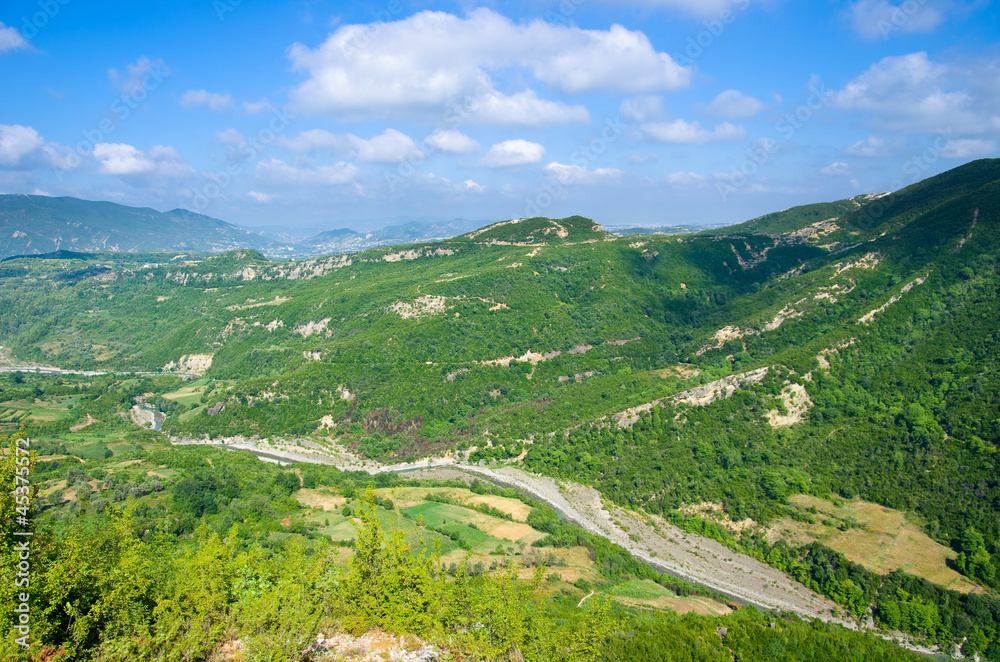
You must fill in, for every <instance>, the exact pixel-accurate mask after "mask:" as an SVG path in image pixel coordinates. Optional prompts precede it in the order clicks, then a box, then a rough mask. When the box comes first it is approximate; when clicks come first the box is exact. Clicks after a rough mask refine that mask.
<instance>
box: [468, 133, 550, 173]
mask: <svg viewBox="0 0 1000 662" xmlns="http://www.w3.org/2000/svg"><path fill="white" fill-rule="evenodd" d="M544 158H545V148H544V147H543V146H541V145H539V144H538V143H533V142H528V141H527V140H521V139H516V140H505V141H503V142H501V143H497V144H495V145H493V146H492V147H490V151H489V152H487V153H486V156H484V157H483V160H482V161H480V164H481V165H484V166H489V167H491V168H502V167H505V166H515V165H525V164H528V163H541V162H542V159H544Z"/></svg>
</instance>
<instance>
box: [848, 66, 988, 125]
mask: <svg viewBox="0 0 1000 662" xmlns="http://www.w3.org/2000/svg"><path fill="white" fill-rule="evenodd" d="M998 77H1000V62H998V61H996V60H978V61H974V62H971V61H970V62H960V63H951V64H941V63H937V62H932V61H931V60H930V59H929V58H928V57H927V53H926V52H918V53H910V54H908V55H900V56H890V57H886V58H884V59H882V60H880V61H879V62H876V63H875V64H873V65H872V66H871V67H869V68H868V70H867V71H865V72H864V73H862V74H861V75H860V76H857V77H856V78H854V79H853V80H852V81H850V82H849V83H848V84H847V85H846V86H845V87H844V89H842V90H840V91H839V92H836V93H835V94H833V95H832V97H831V101H832V103H833V104H834V105H835V106H837V107H839V108H842V109H845V110H855V111H860V112H863V113H867V114H868V115H869V116H870V117H871V124H872V125H873V126H875V127H877V128H881V129H886V130H892V131H903V132H909V133H936V132H938V131H942V130H945V129H947V128H949V127H950V128H952V129H953V130H954V131H956V132H962V133H983V132H987V131H993V132H996V131H1000V87H998V86H997V85H996V84H995V81H996V80H997V79H998Z"/></svg>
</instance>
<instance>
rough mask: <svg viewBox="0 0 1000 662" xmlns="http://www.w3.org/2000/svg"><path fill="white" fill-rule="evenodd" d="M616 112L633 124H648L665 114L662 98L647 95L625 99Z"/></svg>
mask: <svg viewBox="0 0 1000 662" xmlns="http://www.w3.org/2000/svg"><path fill="white" fill-rule="evenodd" d="M618 112H619V113H621V114H622V117H624V118H625V119H627V120H632V121H633V122H649V121H652V120H657V119H660V118H661V117H663V116H664V115H665V114H666V113H665V112H664V110H663V98H662V97H658V96H653V95H649V94H644V95H641V96H637V97H630V98H628V99H625V100H624V101H622V103H621V106H619V107H618Z"/></svg>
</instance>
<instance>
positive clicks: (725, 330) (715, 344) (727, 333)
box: [695, 326, 753, 356]
mask: <svg viewBox="0 0 1000 662" xmlns="http://www.w3.org/2000/svg"><path fill="white" fill-rule="evenodd" d="M752 333H753V331H752V330H750V331H743V330H741V329H740V327H738V326H724V327H722V328H721V329H719V330H718V331H716V332H715V333H713V334H712V338H711V340H712V342H711V343H709V344H707V345H705V346H704V347H702V348H701V349H699V350H698V351H697V352H695V356H701V355H702V354H704V353H705V352H707V351H708V350H710V349H719V348H720V347H722V346H723V345H725V344H726V343H727V342H729V341H730V340H738V339H739V338H742V337H744V336H746V335H750V334H752Z"/></svg>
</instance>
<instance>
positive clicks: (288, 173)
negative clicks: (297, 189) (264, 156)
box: [254, 159, 361, 186]
mask: <svg viewBox="0 0 1000 662" xmlns="http://www.w3.org/2000/svg"><path fill="white" fill-rule="evenodd" d="M360 173H361V170H360V169H359V168H358V167H357V166H356V165H354V164H353V163H346V162H344V161H339V162H337V163H336V164H334V165H332V166H318V167H314V168H296V167H294V166H290V165H288V164H287V163H285V162H284V161H282V160H281V159H270V160H267V161H261V162H259V163H258V164H257V168H256V169H255V170H254V177H255V178H256V179H257V181H259V182H261V183H264V184H269V185H272V186H321V185H331V184H350V183H352V182H354V180H355V179H357V177H358V175H359V174H360Z"/></svg>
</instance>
